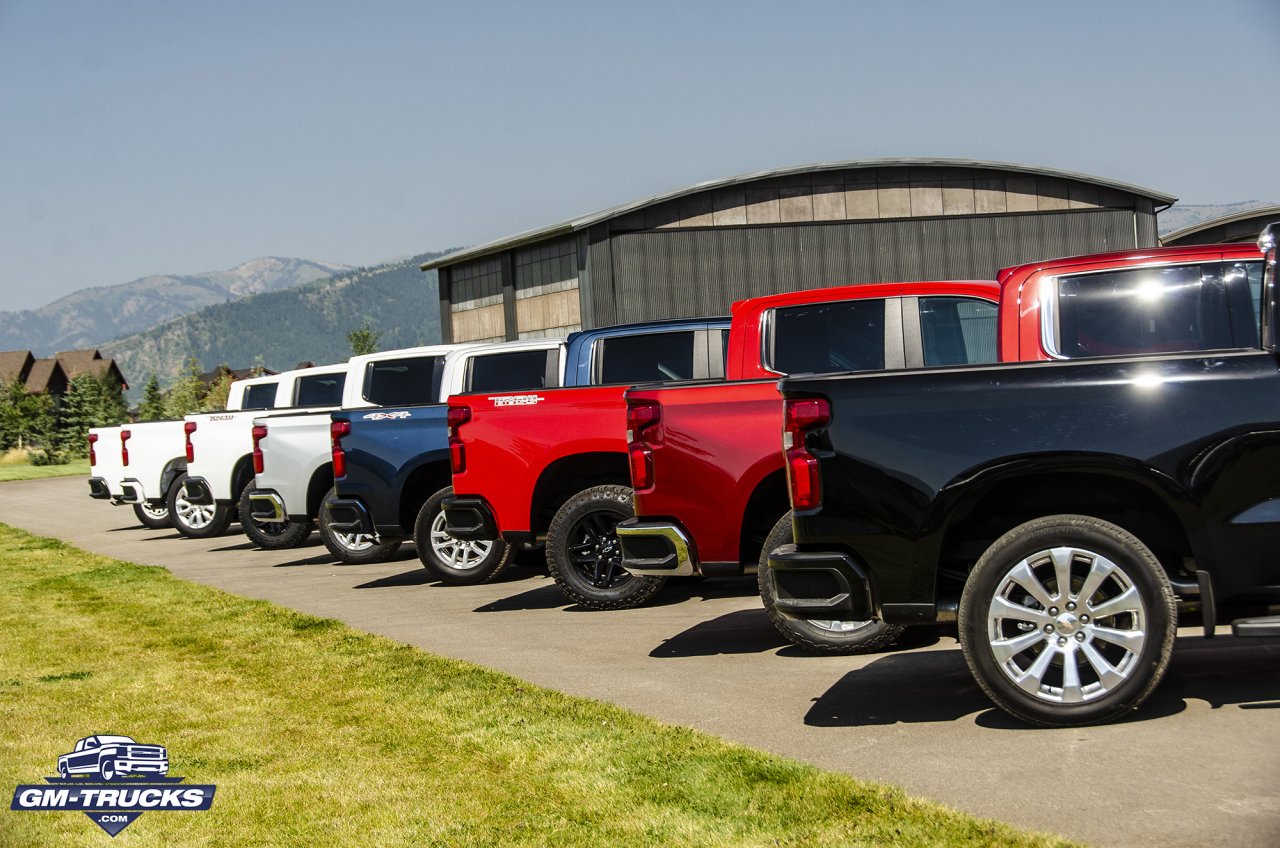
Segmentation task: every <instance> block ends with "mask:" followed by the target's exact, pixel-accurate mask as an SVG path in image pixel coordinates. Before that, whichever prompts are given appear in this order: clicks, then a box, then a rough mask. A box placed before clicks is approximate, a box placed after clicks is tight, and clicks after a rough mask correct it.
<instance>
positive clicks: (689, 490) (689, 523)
mask: <svg viewBox="0 0 1280 848" xmlns="http://www.w3.org/2000/svg"><path fill="white" fill-rule="evenodd" d="M627 399H628V400H631V401H636V400H653V401H657V402H658V403H660V404H661V406H662V418H661V420H660V422H659V423H658V427H657V430H656V432H655V433H654V434H653V435H648V436H647V437H646V442H647V443H648V444H649V445H650V447H651V450H652V452H653V482H654V484H653V486H652V487H650V488H648V489H645V490H643V491H638V492H636V495H635V505H636V515H638V516H642V517H650V518H658V517H661V518H676V519H678V520H679V521H680V523H681V524H682V525H683V526H684V528H685V530H687V531H688V532H689V534H690V536H691V537H692V539H693V542H694V544H695V545H696V546H697V552H698V558H699V559H700V560H701V561H703V562H737V561H738V559H739V541H740V536H741V533H742V517H743V515H744V514H745V512H746V507H747V501H748V500H749V499H750V497H751V493H752V492H753V491H755V489H756V487H757V486H758V485H759V484H760V481H762V480H763V479H764V478H765V477H766V476H768V475H769V473H770V472H773V471H781V470H782V468H783V465H782V448H781V444H782V441H781V438H782V437H781V433H782V398H781V396H780V395H779V394H778V389H777V384H776V382H775V381H773V380H751V381H743V382H731V383H717V384H716V385H711V386H686V387H670V388H656V389H633V390H631V391H630V392H628V393H627Z"/></svg>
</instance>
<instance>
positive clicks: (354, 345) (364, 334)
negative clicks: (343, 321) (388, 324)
mask: <svg viewBox="0 0 1280 848" xmlns="http://www.w3.org/2000/svg"><path fill="white" fill-rule="evenodd" d="M381 338H382V331H381V330H374V329H373V328H371V327H370V326H369V321H368V319H365V322H364V323H363V324H361V325H360V326H359V327H357V328H356V329H354V330H349V331H348V332H347V344H349V345H351V354H352V356H362V355H364V354H366V353H377V352H378V341H379V340H380V339H381Z"/></svg>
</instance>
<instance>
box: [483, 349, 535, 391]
mask: <svg viewBox="0 0 1280 848" xmlns="http://www.w3.org/2000/svg"><path fill="white" fill-rule="evenodd" d="M468 367H469V369H470V371H469V374H468V378H467V390H468V391H472V392H515V391H519V390H520V389H545V388H547V351H545V350H521V351H514V352H512V353H491V354H488V355H486V356H477V357H475V358H474V359H472V360H471V364H470V365H469V366H468Z"/></svg>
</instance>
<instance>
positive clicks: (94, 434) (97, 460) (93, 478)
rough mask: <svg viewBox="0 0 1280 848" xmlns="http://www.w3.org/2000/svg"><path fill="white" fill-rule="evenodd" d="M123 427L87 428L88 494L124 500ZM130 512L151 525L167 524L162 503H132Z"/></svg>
mask: <svg viewBox="0 0 1280 848" xmlns="http://www.w3.org/2000/svg"><path fill="white" fill-rule="evenodd" d="M124 429H125V428H124V427H122V426H119V425H116V426H114V427H94V428H92V429H90V430H89V497H91V498H94V499H95V500H103V501H106V500H109V501H111V502H112V503H113V504H114V505H116V506H119V505H120V504H121V503H123V502H124V501H123V495H124V490H123V488H122V484H123V482H124V461H123V454H124V445H123V443H122V442H121V441H120V433H121V432H122V431H124ZM133 514H134V515H136V516H138V521H140V522H142V524H143V525H145V526H147V527H151V528H159V527H168V526H169V508H168V507H167V506H165V505H164V504H163V503H160V504H150V503H146V502H142V503H135V504H134V505H133Z"/></svg>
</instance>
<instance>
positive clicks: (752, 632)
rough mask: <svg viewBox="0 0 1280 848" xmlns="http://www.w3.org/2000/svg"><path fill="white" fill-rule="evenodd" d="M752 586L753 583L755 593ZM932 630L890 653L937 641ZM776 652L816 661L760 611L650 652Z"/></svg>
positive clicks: (911, 636) (727, 617)
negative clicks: (791, 641) (788, 639)
mask: <svg viewBox="0 0 1280 848" xmlns="http://www.w3.org/2000/svg"><path fill="white" fill-rule="evenodd" d="M754 589H755V586H754V584H752V590H753V592H754ZM938 638H939V636H938V631H937V629H935V628H928V627H916V628H913V629H911V630H908V631H907V633H906V634H905V635H904V636H903V637H902V639H901V640H900V641H899V642H898V644H896V645H894V646H893V647H891V648H889V649H888V650H889V651H909V650H912V649H915V648H923V647H925V646H927V645H932V644H934V643H935V642H937V641H938ZM775 649H777V654H778V656H780V657H795V658H799V659H817V658H818V655H816V654H813V653H811V652H809V651H805V650H803V649H801V648H797V647H795V646H794V645H792V644H791V643H790V642H789V641H787V639H786V637H785V636H783V635H782V634H781V633H779V632H778V629H777V628H776V627H774V626H773V622H771V621H770V620H769V614H768V613H766V612H765V611H764V609H763V608H759V609H748V610H738V611H737V612H730V613H726V614H724V615H721V616H717V617H716V618H712V619H708V620H706V621H700V622H698V623H697V624H695V625H694V626H693V627H690V628H689V629H688V630H683V631H681V632H680V633H677V634H676V635H675V636H672V637H671V638H670V639H666V640H664V641H663V643H662V644H661V645H659V646H658V647H656V648H654V649H653V650H652V651H650V652H649V656H651V657H655V658H658V659H670V658H673V657H710V656H716V655H717V654H762V653H764V652H766V651H772V650H775Z"/></svg>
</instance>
